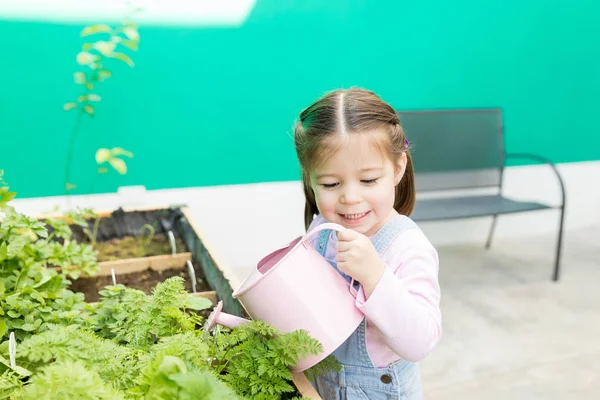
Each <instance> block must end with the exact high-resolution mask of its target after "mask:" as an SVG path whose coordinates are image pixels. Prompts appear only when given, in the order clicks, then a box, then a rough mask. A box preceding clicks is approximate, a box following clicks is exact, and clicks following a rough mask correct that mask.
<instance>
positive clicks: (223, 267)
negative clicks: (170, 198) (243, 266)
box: [181, 207, 240, 291]
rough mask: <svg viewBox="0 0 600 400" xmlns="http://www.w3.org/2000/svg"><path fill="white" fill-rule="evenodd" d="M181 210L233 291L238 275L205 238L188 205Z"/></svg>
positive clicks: (237, 282) (237, 284)
mask: <svg viewBox="0 0 600 400" xmlns="http://www.w3.org/2000/svg"><path fill="white" fill-rule="evenodd" d="M181 211H182V213H183V215H184V216H185V218H186V219H187V221H188V223H189V224H190V226H191V227H192V229H193V230H194V232H196V235H197V236H198V238H199V239H200V240H201V241H202V244H203V245H204V247H206V250H207V251H208V253H209V254H210V256H211V257H212V259H213V260H214V262H215V265H216V266H217V268H219V270H220V271H221V272H222V273H223V276H224V277H225V279H227V280H228V281H229V285H230V286H231V289H232V290H233V291H235V290H236V289H237V288H238V287H239V286H240V280H239V279H238V277H237V276H236V275H235V274H234V273H233V270H232V269H231V268H230V267H229V265H227V264H225V263H224V262H223V259H222V258H221V257H220V256H219V254H218V252H217V251H216V250H215V247H214V246H213V245H212V244H211V243H210V242H209V241H207V240H206V235H205V234H204V232H203V230H202V228H200V224H199V223H198V222H197V221H196V220H195V219H194V218H193V217H192V215H191V211H190V209H189V208H188V207H181Z"/></svg>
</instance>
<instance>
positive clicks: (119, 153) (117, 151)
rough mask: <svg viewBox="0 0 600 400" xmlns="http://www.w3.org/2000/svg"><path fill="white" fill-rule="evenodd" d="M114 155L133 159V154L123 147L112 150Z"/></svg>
mask: <svg viewBox="0 0 600 400" xmlns="http://www.w3.org/2000/svg"><path fill="white" fill-rule="evenodd" d="M110 152H111V153H112V155H113V156H115V157H116V156H126V157H129V158H133V153H132V152H130V151H127V150H125V149H123V148H121V147H113V148H112V150H111V151H110Z"/></svg>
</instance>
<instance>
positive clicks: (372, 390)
mask: <svg viewBox="0 0 600 400" xmlns="http://www.w3.org/2000/svg"><path fill="white" fill-rule="evenodd" d="M412 228H416V224H415V223H414V222H413V221H412V220H411V219H409V218H407V217H405V216H403V215H399V216H397V217H394V218H393V219H392V220H390V221H389V222H388V223H387V224H385V225H384V226H383V228H381V229H380V230H379V232H377V233H376V234H375V235H374V236H373V237H372V238H371V242H372V243H373V246H374V247H375V249H376V250H377V253H378V254H379V255H380V256H381V254H383V252H384V251H385V250H386V249H387V247H388V246H389V245H390V243H392V241H393V240H394V239H395V238H396V236H398V235H399V234H400V233H402V232H403V231H405V230H408V229H412ZM330 234H331V233H330V231H328V230H324V231H323V232H321V235H320V236H319V241H318V245H317V251H318V252H319V253H320V254H321V255H322V256H324V257H325V254H326V247H327V242H328V240H329V237H330ZM327 261H328V262H329V263H330V264H331V265H332V266H333V267H334V268H335V269H336V270H337V271H338V272H339V273H340V274H341V275H342V276H343V277H344V278H345V279H346V280H347V281H348V282H350V281H351V278H350V277H349V276H348V275H346V274H344V273H343V272H342V271H340V270H339V269H338V268H337V265H336V262H335V260H327ZM358 284H359V283H358V282H355V285H358ZM397 311H398V312H401V310H397ZM366 328H367V321H366V319H364V318H363V320H362V322H361V323H360V325H359V326H358V328H356V330H355V331H354V333H352V335H350V337H349V338H348V339H346V341H345V342H344V343H342V345H341V346H340V347H338V348H337V349H336V350H335V351H334V352H333V356H334V357H335V358H336V359H337V360H338V361H339V362H340V363H341V364H342V370H341V371H340V372H328V373H327V374H324V375H319V376H317V377H316V379H315V381H314V382H313V385H314V387H315V389H316V390H317V392H318V393H319V395H320V396H321V397H322V398H323V399H324V400H354V399H358V400H367V399H368V400H384V399H385V400H391V399H403V400H421V399H422V388H421V379H420V376H419V369H418V366H417V364H416V363H413V362H410V361H406V360H403V359H400V360H398V361H396V362H394V363H392V364H391V365H389V366H387V367H384V368H376V367H375V366H374V365H373V362H372V361H371V358H370V357H369V354H368V352H367V340H366Z"/></svg>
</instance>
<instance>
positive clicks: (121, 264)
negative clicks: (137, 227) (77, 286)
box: [97, 252, 192, 276]
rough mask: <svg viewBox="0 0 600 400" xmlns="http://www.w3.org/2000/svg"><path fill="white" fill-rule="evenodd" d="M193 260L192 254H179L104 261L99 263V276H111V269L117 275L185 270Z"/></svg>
mask: <svg viewBox="0 0 600 400" xmlns="http://www.w3.org/2000/svg"><path fill="white" fill-rule="evenodd" d="M191 259H192V253H191V252H185V253H179V254H176V255H171V254H164V255H159V256H150V257H139V258H125V259H122V260H114V261H102V262H99V263H98V266H99V267H100V270H99V271H98V274H97V276H106V275H110V274H111V269H113V268H114V269H115V273H121V274H127V273H131V272H139V271H144V270H146V269H148V268H150V269H152V270H154V271H164V270H166V269H171V268H182V269H183V268H185V267H186V263H187V262H188V260H191Z"/></svg>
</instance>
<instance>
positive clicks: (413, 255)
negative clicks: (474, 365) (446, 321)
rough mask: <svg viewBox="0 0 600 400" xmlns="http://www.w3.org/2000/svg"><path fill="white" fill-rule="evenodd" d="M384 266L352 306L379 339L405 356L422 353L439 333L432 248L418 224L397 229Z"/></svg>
mask: <svg viewBox="0 0 600 400" xmlns="http://www.w3.org/2000/svg"><path fill="white" fill-rule="evenodd" d="M394 245H396V246H395V248H393V249H388V252H391V253H392V254H390V256H389V257H385V259H386V260H394V261H393V264H391V263H389V262H388V265H387V268H386V270H385V272H384V274H383V276H382V278H381V279H380V281H379V283H378V284H377V286H376V287H375V289H374V290H373V293H371V296H370V297H369V298H368V299H365V295H364V292H363V291H362V289H361V290H360V291H359V293H358V296H357V301H356V303H357V307H358V308H359V309H360V310H361V311H362V312H363V313H364V314H365V317H366V318H367V321H368V322H369V323H372V324H373V325H375V327H376V328H377V329H378V330H379V332H380V333H381V335H382V338H383V340H384V341H385V343H386V344H387V345H388V346H389V347H390V349H391V350H392V351H393V352H394V353H396V354H398V355H399V356H400V357H402V358H404V359H406V360H409V361H413V362H416V361H419V360H422V359H423V358H425V357H426V356H427V355H428V354H429V353H430V352H431V350H433V348H434V347H435V345H436V344H437V343H438V341H439V340H440V338H441V335H442V315H441V311H440V297H441V296H440V286H439V282H438V263H439V260H438V254H437V251H436V250H435V248H434V247H433V246H432V245H431V244H430V243H429V241H428V240H427V239H426V238H425V235H424V234H423V233H422V232H421V231H420V230H419V229H411V230H410V231H407V232H404V233H403V234H401V235H400V236H399V237H398V238H397V239H396V240H395V242H394V243H393V244H392V246H394Z"/></svg>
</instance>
